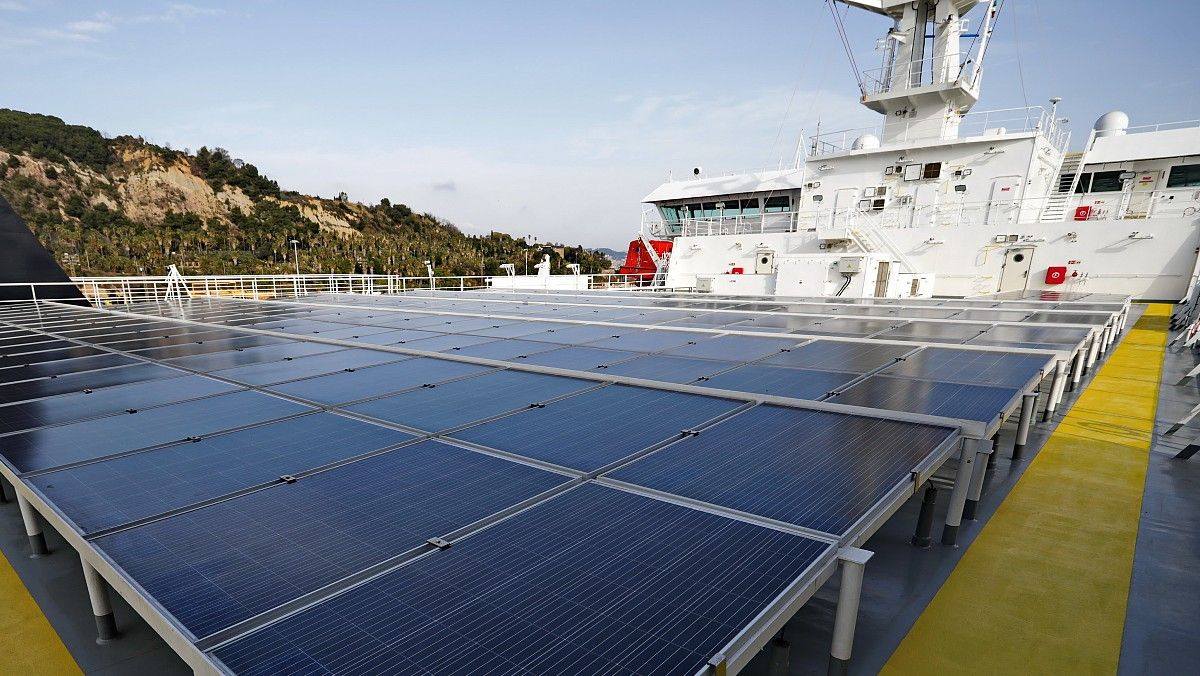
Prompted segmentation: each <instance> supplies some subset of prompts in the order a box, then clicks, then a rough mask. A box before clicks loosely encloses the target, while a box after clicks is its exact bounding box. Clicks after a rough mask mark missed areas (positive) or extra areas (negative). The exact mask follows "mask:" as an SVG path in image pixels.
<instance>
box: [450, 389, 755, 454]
mask: <svg viewBox="0 0 1200 676" xmlns="http://www.w3.org/2000/svg"><path fill="white" fill-rule="evenodd" d="M741 405H742V402H740V401H733V400H730V399H718V398H716V397H704V396H700V395H695V394H681V393H678V392H666V391H663V390H653V389H649V388H639V387H626V386H624V385H610V386H608V387H605V388H602V389H599V390H596V391H594V392H587V393H584V394H580V395H577V396H574V397H570V398H567V399H563V400H561V401H556V402H553V403H550V404H547V405H546V407H545V408H533V409H529V410H528V411H525V412H523V413H518V414H516V415H511V416H508V417H507V418H501V419H499V420H495V421H492V422H490V423H485V424H483V425H478V426H476V427H468V428H467V429H464V430H459V431H458V432H455V433H454V434H453V436H454V437H455V438H458V439H463V440H466V441H471V442H474V443H477V444H482V445H484V446H490V447H491V448H496V449H500V450H502V451H509V452H511V453H516V454H519V455H523V456H526V457H530V458H536V459H538V460H544V461H546V462H551V463H554V464H556V465H560V466H563V467H571V468H573V469H578V470H583V471H591V470H596V469H599V468H601V467H604V466H606V465H608V464H609V463H612V462H615V461H617V460H620V459H621V458H624V457H626V456H628V455H631V454H633V453H636V452H638V451H640V450H642V449H644V448H647V447H649V446H652V445H654V444H657V443H659V442H662V441H667V440H669V439H671V438H674V437H677V436H679V434H680V432H682V431H683V430H686V429H691V428H694V427H698V426H699V425H701V424H703V423H704V422H706V421H708V420H711V419H713V418H715V417H717V416H719V415H721V414H724V413H728V412H729V411H732V410H733V409H735V408H737V407H738V406H741Z"/></svg>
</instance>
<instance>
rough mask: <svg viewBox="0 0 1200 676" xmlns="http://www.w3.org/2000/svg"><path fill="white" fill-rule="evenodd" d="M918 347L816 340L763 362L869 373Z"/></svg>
mask: <svg viewBox="0 0 1200 676" xmlns="http://www.w3.org/2000/svg"><path fill="white" fill-rule="evenodd" d="M914 349H916V348H915V347H912V346H908V345H890V344H887V343H865V342H864V343H855V342H845V341H838V340H817V341H813V342H811V343H807V344H805V345H801V346H800V347H794V348H792V349H791V350H789V351H787V352H782V353H780V354H777V355H775V356H773V357H768V358H767V359H764V360H763V361H762V363H763V364H777V365H780V366H796V367H801V368H811V369H821V370H837V371H849V372H852V373H866V372H867V371H873V370H875V369H877V368H879V367H881V366H884V365H886V364H889V363H891V362H893V361H895V360H896V359H898V358H900V357H902V356H904V355H905V354H908V353H909V352H912V351H913V350H914Z"/></svg>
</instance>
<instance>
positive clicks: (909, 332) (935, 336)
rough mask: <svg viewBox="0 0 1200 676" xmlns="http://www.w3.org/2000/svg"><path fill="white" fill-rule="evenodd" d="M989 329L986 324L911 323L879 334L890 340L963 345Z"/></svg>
mask: <svg viewBox="0 0 1200 676" xmlns="http://www.w3.org/2000/svg"><path fill="white" fill-rule="evenodd" d="M986 328H987V325H986V324H955V323H953V322H910V323H908V324H905V325H903V326H897V327H896V328H894V329H892V330H891V331H886V332H884V333H881V334H879V337H880V338H886V339H888V340H919V341H933V342H950V343H962V342H965V341H967V340H970V339H971V338H974V337H975V336H978V335H979V334H980V333H982V332H983V331H984V329H986Z"/></svg>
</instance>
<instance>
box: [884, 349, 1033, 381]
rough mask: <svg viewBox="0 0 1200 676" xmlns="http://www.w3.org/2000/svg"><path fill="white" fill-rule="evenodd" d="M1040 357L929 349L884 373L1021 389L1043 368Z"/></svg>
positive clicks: (889, 368)
mask: <svg viewBox="0 0 1200 676" xmlns="http://www.w3.org/2000/svg"><path fill="white" fill-rule="evenodd" d="M1047 361H1048V360H1047V358H1046V357H1045V356H1042V355H1029V354H1009V353H1006V352H983V351H978V350H954V349H950V348H942V347H929V348H925V349H924V350H921V351H920V352H918V353H916V354H915V355H913V356H911V357H908V358H907V359H905V360H904V361H902V362H899V363H897V364H896V365H895V366H890V367H888V368H887V370H885V371H884V372H883V373H885V374H886V375H889V376H907V377H909V378H920V379H922V380H938V381H942V382H952V383H976V384H980V385H1003V386H1007V387H1018V388H1019V387H1024V386H1025V384H1026V383H1028V382H1029V381H1030V380H1032V379H1033V378H1034V377H1035V376H1037V375H1039V374H1040V373H1041V372H1042V370H1043V369H1044V368H1045V367H1046V362H1047Z"/></svg>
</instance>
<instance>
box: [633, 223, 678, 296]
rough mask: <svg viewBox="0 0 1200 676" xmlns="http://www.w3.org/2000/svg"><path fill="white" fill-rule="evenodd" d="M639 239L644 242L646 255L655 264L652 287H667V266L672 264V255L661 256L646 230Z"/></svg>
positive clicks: (640, 233) (642, 231) (640, 234)
mask: <svg viewBox="0 0 1200 676" xmlns="http://www.w3.org/2000/svg"><path fill="white" fill-rule="evenodd" d="M638 239H640V240H642V246H643V247H645V248H646V253H647V254H648V255H649V256H650V260H651V261H652V262H653V263H654V278H653V279H651V280H650V286H652V287H653V286H658V287H662V286H666V284H667V264H668V263H669V262H670V254H666V253H664V254H661V255H660V254H659V253H658V252H657V251H655V249H654V244H653V243H652V242H651V241H650V238H649V237H647V236H646V232H645V230H641V231H639V232H638Z"/></svg>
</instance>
